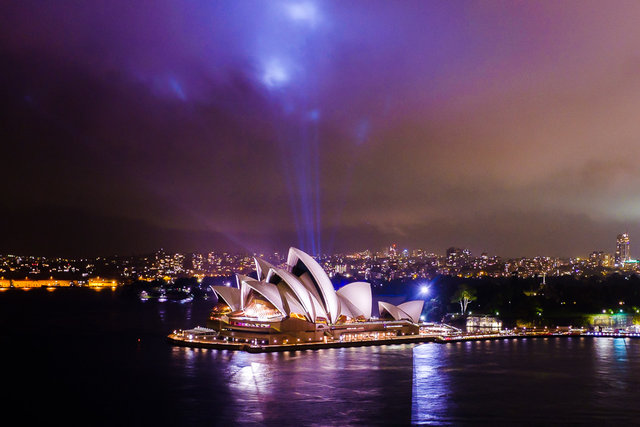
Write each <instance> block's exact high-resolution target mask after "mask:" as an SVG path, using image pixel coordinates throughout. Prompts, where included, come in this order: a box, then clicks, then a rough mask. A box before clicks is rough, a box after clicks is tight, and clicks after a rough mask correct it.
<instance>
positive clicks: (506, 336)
mask: <svg viewBox="0 0 640 427" xmlns="http://www.w3.org/2000/svg"><path fill="white" fill-rule="evenodd" d="M569 337H581V338H582V337H584V338H634V339H638V338H640V334H616V333H603V332H564V331H547V332H543V331H540V332H538V331H534V332H519V333H488V334H463V335H456V336H444V335H419V336H398V337H394V338H387V339H381V340H362V341H331V342H313V343H300V344H298V343H294V344H280V345H255V344H251V343H245V342H227V341H222V340H218V339H216V337H213V336H194V335H192V334H191V335H190V334H185V332H184V331H180V332H177V331H176V332H175V333H172V334H170V335H168V336H167V339H168V341H169V342H170V343H171V344H173V345H176V346H180V347H189V348H207V349H217V350H229V351H246V352H248V353H272V352H287V351H300V350H320V349H323V348H345V347H370V346H380V345H397V344H422V343H427V342H434V343H439V344H447V343H459V342H475V341H496V340H519V339H527V338H569Z"/></svg>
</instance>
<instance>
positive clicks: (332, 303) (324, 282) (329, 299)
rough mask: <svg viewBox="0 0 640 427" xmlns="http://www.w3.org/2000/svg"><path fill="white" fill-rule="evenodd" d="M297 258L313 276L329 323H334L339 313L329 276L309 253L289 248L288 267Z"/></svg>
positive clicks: (293, 263)
mask: <svg viewBox="0 0 640 427" xmlns="http://www.w3.org/2000/svg"><path fill="white" fill-rule="evenodd" d="M298 260H299V261H301V262H302V264H304V266H305V267H306V268H307V270H309V273H310V274H311V277H313V279H314V281H315V282H316V284H317V285H318V288H319V289H320V293H321V295H320V296H321V297H322V302H324V306H325V309H326V312H327V314H328V315H329V318H328V320H329V321H330V322H331V323H334V322H335V321H336V319H337V318H338V314H339V313H338V311H339V308H338V297H337V296H336V291H335V289H334V288H333V284H332V283H331V280H329V276H327V273H325V271H324V270H323V268H322V267H321V266H320V264H318V262H317V261H316V260H315V259H313V257H312V256H311V255H309V254H307V253H305V252H302V251H301V250H300V249H297V248H289V256H288V257H287V264H288V265H289V267H291V268H293V267H295V266H296V264H297V263H298Z"/></svg>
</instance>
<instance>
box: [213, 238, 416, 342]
mask: <svg viewBox="0 0 640 427" xmlns="http://www.w3.org/2000/svg"><path fill="white" fill-rule="evenodd" d="M255 267H256V277H249V276H244V275H241V274H238V275H236V279H237V280H236V281H237V287H227V286H214V287H213V289H214V291H215V292H216V294H217V295H218V297H219V298H218V304H217V305H216V306H215V307H214V308H213V310H212V311H211V315H210V317H209V320H208V322H207V324H208V326H209V327H210V328H212V329H214V330H215V331H216V332H217V334H218V339H223V340H225V341H227V342H245V343H251V344H256V345H283V344H296V343H310V342H335V341H342V342H344V341H359V340H379V339H388V338H393V337H396V336H402V335H417V334H418V332H419V326H418V323H419V322H420V314H421V312H422V307H423V304H424V301H422V300H417V301H409V302H405V303H404V304H400V305H397V306H396V305H393V304H390V303H387V302H382V301H380V302H378V311H379V313H380V316H379V318H372V315H371V311H372V302H373V299H372V294H371V285H370V284H369V283H366V282H354V283H350V284H347V285H345V286H343V287H341V288H340V289H338V290H337V291H336V290H335V289H334V287H333V284H332V283H331V280H330V279H329V277H328V276H327V274H326V273H325V271H324V270H323V268H322V267H321V266H320V264H318V262H316V260H315V259H313V257H311V256H310V255H308V254H306V253H305V252H303V251H301V250H300V249H296V248H291V249H289V254H288V257H287V264H286V266H285V267H284V268H278V267H275V266H273V265H271V264H269V263H268V262H266V261H264V260H262V259H259V258H255Z"/></svg>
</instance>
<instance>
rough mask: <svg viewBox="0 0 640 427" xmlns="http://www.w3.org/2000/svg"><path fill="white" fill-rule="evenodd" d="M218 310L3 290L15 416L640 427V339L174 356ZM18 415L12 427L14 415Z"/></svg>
mask: <svg viewBox="0 0 640 427" xmlns="http://www.w3.org/2000/svg"><path fill="white" fill-rule="evenodd" d="M210 305H211V302H210V301H206V300H196V301H193V302H189V303H186V304H179V303H172V302H164V303H158V302H151V301H146V302H141V301H139V300H137V299H135V298H126V297H123V296H119V295H118V294H117V293H116V292H114V291H112V290H111V289H104V290H102V291H95V290H88V289H86V290H85V289H68V290H56V291H54V292H47V291H45V290H39V289H38V290H32V291H29V292H24V291H6V292H3V293H0V329H1V330H0V340H1V343H2V344H1V349H2V351H1V356H0V357H1V361H2V369H3V374H2V407H3V415H4V416H5V417H10V416H11V415H14V414H15V415H18V416H19V417H20V420H21V421H22V422H21V424H29V425H31V424H34V423H43V422H44V423H47V424H51V423H52V422H54V421H64V422H66V423H67V424H76V425H80V424H82V425H106V424H111V425H114V424H116V425H223V424H230V425H235V424H255V425H264V424H269V425H273V424H279V425H293V424H302V425H378V424H394V425H399V424H410V423H416V424H419V423H425V424H455V425H460V424H473V423H484V424H489V423H493V424H496V423H498V424H507V423H508V424H512V423H519V424H522V423H525V424H550V423H553V424H558V423H580V424H594V425H596V424H597V425H601V424H603V423H606V424H609V423H614V422H624V423H635V422H637V420H638V419H639V417H640V408H639V407H638V405H637V404H636V400H637V391H638V390H640V340H632V339H622V338H589V337H572V338H570V337H563V338H531V339H522V340H500V341H482V342H462V343H450V344H435V343H428V344H422V345H392V346H380V347H357V348H341V349H325V350H315V351H312V350H306V351H297V352H291V353H286V352H285V353H268V354H249V353H245V352H229V351H223V350H207V349H190V348H182V347H174V346H171V345H169V344H168V343H167V341H166V335H167V333H168V332H170V331H172V330H173V329H177V328H187V327H193V326H196V325H197V324H199V323H200V324H203V323H204V320H205V318H206V316H207V313H208V310H209V308H210ZM7 419H9V418H7Z"/></svg>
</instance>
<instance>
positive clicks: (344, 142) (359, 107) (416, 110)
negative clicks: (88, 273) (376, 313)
mask: <svg viewBox="0 0 640 427" xmlns="http://www.w3.org/2000/svg"><path fill="white" fill-rule="evenodd" d="M0 8H1V13H0V90H1V91H2V98H0V99H1V101H0V102H1V104H0V112H1V114H2V117H3V120H2V122H3V124H2V125H0V138H1V140H2V144H1V145H0V159H1V161H2V163H1V164H2V167H1V170H2V180H1V183H0V189H1V195H0V209H1V213H0V253H23V254H61V255H96V254H105V255H106V254H114V253H118V254H130V253H141V252H147V251H152V250H155V249H157V248H159V247H164V248H165V249H167V250H180V251H200V250H210V249H216V250H220V249H230V250H246V251H258V250H268V251H278V250H279V251H284V250H286V249H287V248H288V247H289V246H292V245H293V246H300V247H302V248H304V249H306V250H309V251H311V252H314V253H318V252H322V253H326V252H335V251H346V250H354V249H363V248H367V247H369V248H374V249H378V248H381V247H383V246H385V245H388V244H389V243H391V242H397V243H398V244H399V245H400V246H401V247H408V248H417V247H420V248H425V249H428V250H433V251H436V252H439V253H442V252H444V250H445V249H446V247H448V246H452V245H455V246H464V247H469V248H470V249H471V250H472V252H474V253H479V252H481V251H488V252H490V253H495V254H498V255H502V256H520V255H536V254H548V255H562V256H574V255H584V254H587V253H588V252H590V251H592V250H595V249H599V250H605V251H609V252H612V251H613V247H614V244H615V236H616V234H617V233H619V232H623V231H628V232H629V233H630V234H631V239H632V255H634V252H635V251H634V250H633V247H634V246H635V245H634V243H633V242H634V241H635V238H634V236H637V241H639V242H640V227H639V222H638V221H639V220H640V185H639V184H640V167H639V161H640V25H638V22H639V20H640V3H638V2H637V1H628V2H625V1H615V2H606V4H605V3H603V2H601V1H592V2H590V1H585V0H580V1H563V2H553V1H545V2H534V1H527V2H524V1H522V2H520V1H504V2H503V1H491V2H475V1H472V2H464V1H455V2H453V1H416V2H411V1H403V2H400V3H398V2H383V1H379V2H377V1H370V0H366V1H350V2H342V1H336V2H321V1H312V0H283V1H269V2H265V1H217V2H212V1H185V2H178V1H154V2H152V3H149V2H132V1H130V0H127V1H116V0H105V1H97V0H95V1H84V2H76V1H63V0H60V1H49V2H40V1H37V2H30V1H26V0H23V1H16V2H5V3H3V5H2V6H0ZM638 247H639V248H640V244H639V245H638ZM636 255H640V249H638V251H637V253H636Z"/></svg>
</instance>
